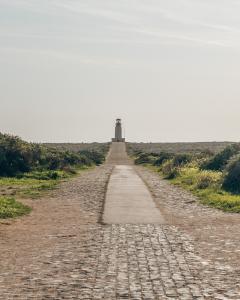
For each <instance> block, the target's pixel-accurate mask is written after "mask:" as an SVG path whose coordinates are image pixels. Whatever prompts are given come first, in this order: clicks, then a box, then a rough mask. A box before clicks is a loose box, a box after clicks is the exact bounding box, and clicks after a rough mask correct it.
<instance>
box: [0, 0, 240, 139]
mask: <svg viewBox="0 0 240 300" xmlns="http://www.w3.org/2000/svg"><path fill="white" fill-rule="evenodd" d="M0 101H1V102H0V104H1V105H0V131H1V132H5V133H11V134H16V135H19V136H21V137H22V138H24V139H26V140H29V141H36V142H43V141H47V142H81V141H85V142H91V141H109V140H110V138H111V137H112V136H113V132H114V120H115V118H122V119H123V123H124V127H125V131H126V138H127V140H128V141H142V142H144V141H145V142H148V141H152V142H165V141H168V142H176V141H213V140H218V141H222V140H232V141H238V140H240V117H239V116H240V1H239V0H167V1H166V0H118V1H114V0H41V1H40V0H0Z"/></svg>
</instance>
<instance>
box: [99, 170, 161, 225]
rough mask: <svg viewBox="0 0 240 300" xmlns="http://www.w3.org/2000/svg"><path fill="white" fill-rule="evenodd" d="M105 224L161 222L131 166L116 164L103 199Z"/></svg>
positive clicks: (141, 182) (152, 202)
mask: <svg viewBox="0 0 240 300" xmlns="http://www.w3.org/2000/svg"><path fill="white" fill-rule="evenodd" d="M103 222H104V223H105V224H162V223H163V217H162V216H161V214H160V211H159V209H158V208H157V207H156V205H155V203H154V201H153V199H152V196H151V194H150V192H149V191H148V189H147V187H146V185H145V184H144V182H143V181H142V179H141V178H140V177H139V176H138V175H137V173H136V171H135V170H134V168H133V167H132V166H129V165H117V166H115V167H114V170H113V173H112V175H111V177H110V181H109V184H108V190H107V195H106V200H105V207H104V215H103Z"/></svg>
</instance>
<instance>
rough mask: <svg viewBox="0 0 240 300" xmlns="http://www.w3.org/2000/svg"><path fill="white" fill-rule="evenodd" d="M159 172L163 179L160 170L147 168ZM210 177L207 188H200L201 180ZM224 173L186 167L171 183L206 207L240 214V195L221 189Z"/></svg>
mask: <svg viewBox="0 0 240 300" xmlns="http://www.w3.org/2000/svg"><path fill="white" fill-rule="evenodd" d="M147 167H148V168H150V169H151V170H154V171H155V172H158V173H159V174H160V176H161V177H163V175H162V173H161V171H159V168H157V167H153V166H147ZM206 175H207V176H210V178H211V182H210V183H209V186H208V187H206V188H199V187H198V186H199V179H201V178H202V177H204V178H206ZM221 180H222V173H221V172H214V171H207V172H206V171H201V170H199V168H197V167H191V166H189V167H184V168H182V169H180V172H179V175H178V176H177V177H176V178H174V179H170V180H169V181H170V182H171V183H172V184H174V185H177V186H180V187H182V188H184V189H186V190H188V191H190V192H191V193H193V194H194V195H195V196H197V197H198V198H199V199H200V202H201V203H202V204H204V205H208V206H210V207H214V208H217V209H220V210H222V211H225V212H231V213H240V195H233V194H231V193H228V192H225V191H223V190H222V189H221Z"/></svg>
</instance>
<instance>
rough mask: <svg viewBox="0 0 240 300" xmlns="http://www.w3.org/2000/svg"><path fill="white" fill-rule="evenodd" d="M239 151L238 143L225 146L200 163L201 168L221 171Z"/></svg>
mask: <svg viewBox="0 0 240 300" xmlns="http://www.w3.org/2000/svg"><path fill="white" fill-rule="evenodd" d="M239 151H240V144H233V145H230V146H227V147H226V148H225V149H224V150H222V151H221V152H219V153H217V154H216V155H215V156H214V157H212V158H210V159H209V160H207V161H205V162H204V163H203V164H202V165H201V169H203V170H214V171H222V170H223V169H224V168H225V167H226V165H227V163H228V161H229V160H230V159H231V157H233V156H234V155H236V154H237V153H238V152H239Z"/></svg>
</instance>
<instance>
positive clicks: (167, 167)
mask: <svg viewBox="0 0 240 300" xmlns="http://www.w3.org/2000/svg"><path fill="white" fill-rule="evenodd" d="M161 171H162V173H163V175H164V178H165V179H174V178H176V177H177V176H178V174H179V170H178V168H177V167H175V166H174V164H173V160H168V161H166V162H165V163H164V164H163V165H162V168H161Z"/></svg>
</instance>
